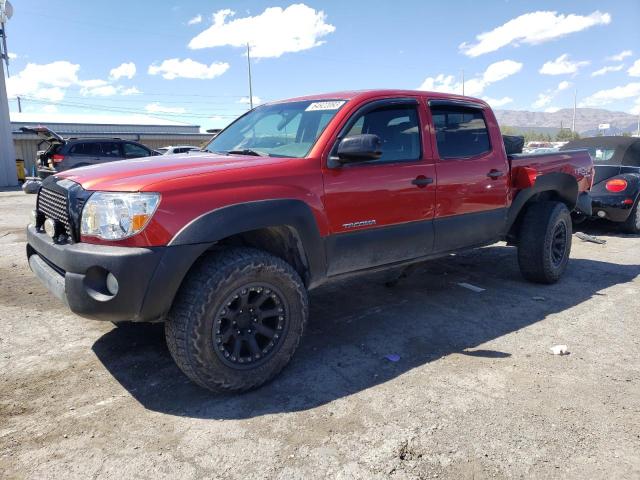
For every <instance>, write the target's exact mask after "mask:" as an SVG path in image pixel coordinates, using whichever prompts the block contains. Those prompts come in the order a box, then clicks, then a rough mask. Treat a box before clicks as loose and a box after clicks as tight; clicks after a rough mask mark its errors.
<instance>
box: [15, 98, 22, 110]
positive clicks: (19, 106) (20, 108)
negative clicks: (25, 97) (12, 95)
mask: <svg viewBox="0 0 640 480" xmlns="http://www.w3.org/2000/svg"><path fill="white" fill-rule="evenodd" d="M16 98H17V99H18V113H22V102H21V101H20V97H16Z"/></svg>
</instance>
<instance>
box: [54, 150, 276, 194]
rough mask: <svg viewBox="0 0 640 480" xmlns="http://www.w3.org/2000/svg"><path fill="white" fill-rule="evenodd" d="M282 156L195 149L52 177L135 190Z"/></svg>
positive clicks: (90, 187)
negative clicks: (191, 151) (220, 152)
mask: <svg viewBox="0 0 640 480" xmlns="http://www.w3.org/2000/svg"><path fill="white" fill-rule="evenodd" d="M286 160H287V159H286V158H270V157H256V156H249V155H220V154H213V153H204V152H198V154H197V155H196V154H194V153H191V154H189V155H187V154H180V155H166V156H165V155H160V156H154V157H144V158H138V159H134V160H120V161H117V162H110V163H103V164H101V165H92V166H88V167H81V168H75V169H72V170H66V171H64V172H61V173H58V174H56V177H58V178H68V179H69V180H72V181H74V182H76V183H79V184H80V185H82V188H84V189H85V190H102V191H113V192H137V191H141V190H145V189H147V187H151V186H152V185H154V184H157V183H160V182H163V181H166V180H174V179H176V178H182V177H190V176H194V175H207V174H211V173H214V172H218V171H223V170H235V169H240V168H250V167H255V166H258V165H267V164H276V163H281V162H284V161H286Z"/></svg>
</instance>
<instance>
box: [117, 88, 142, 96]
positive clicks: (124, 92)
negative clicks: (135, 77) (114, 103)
mask: <svg viewBox="0 0 640 480" xmlns="http://www.w3.org/2000/svg"><path fill="white" fill-rule="evenodd" d="M141 93H142V92H141V91H140V90H138V89H137V88H136V87H129V88H125V89H123V90H121V91H120V95H125V96H126V95H139V94H141Z"/></svg>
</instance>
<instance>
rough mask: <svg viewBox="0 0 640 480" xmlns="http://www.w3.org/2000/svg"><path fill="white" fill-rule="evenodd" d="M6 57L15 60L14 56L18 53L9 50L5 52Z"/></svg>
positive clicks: (16, 56)
mask: <svg viewBox="0 0 640 480" xmlns="http://www.w3.org/2000/svg"><path fill="white" fill-rule="evenodd" d="M7 57H9V60H15V59H16V58H18V54H17V53H13V52H9V53H7Z"/></svg>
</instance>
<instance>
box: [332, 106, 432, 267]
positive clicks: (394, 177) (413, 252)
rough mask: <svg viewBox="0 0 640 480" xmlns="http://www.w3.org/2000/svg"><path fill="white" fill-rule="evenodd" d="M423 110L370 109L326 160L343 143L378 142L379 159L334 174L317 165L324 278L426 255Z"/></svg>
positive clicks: (427, 174)
mask: <svg viewBox="0 0 640 480" xmlns="http://www.w3.org/2000/svg"><path fill="white" fill-rule="evenodd" d="M423 108H424V107H423V106H421V105H420V104H419V102H418V99H416V98H406V99H387V100H378V101H374V102H371V103H369V104H366V105H365V106H364V107H362V108H360V109H359V110H358V111H356V112H355V113H354V114H353V115H352V116H351V118H349V119H348V120H347V121H346V123H345V125H344V126H343V128H342V130H341V133H340V134H339V136H338V138H337V139H336V140H335V143H334V148H333V150H332V153H335V150H336V146H337V143H338V142H339V140H340V139H341V138H344V137H345V136H351V135H357V134H360V133H363V134H365V133H369V134H375V135H378V136H379V137H380V139H381V141H382V157H381V158H379V159H377V160H373V161H363V162H359V163H343V164H337V166H335V167H329V166H326V165H327V162H326V160H327V159H325V162H324V165H325V167H324V171H323V175H324V188H325V208H326V211H327V215H328V217H329V223H330V229H331V234H330V236H329V238H328V239H327V258H328V273H329V275H338V274H340V273H345V272H351V271H356V270H362V269H367V268H371V267H376V266H380V265H385V264H390V263H395V262H401V261H405V260H410V259H414V258H419V257H423V256H425V255H428V254H429V253H431V251H432V249H433V240H434V234H433V217H434V212H435V191H436V182H435V177H436V173H435V165H434V159H433V158H432V154H431V145H430V141H429V138H430V137H429V135H428V128H427V122H426V119H425V112H424V110H423ZM329 163H330V164H335V162H329Z"/></svg>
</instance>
